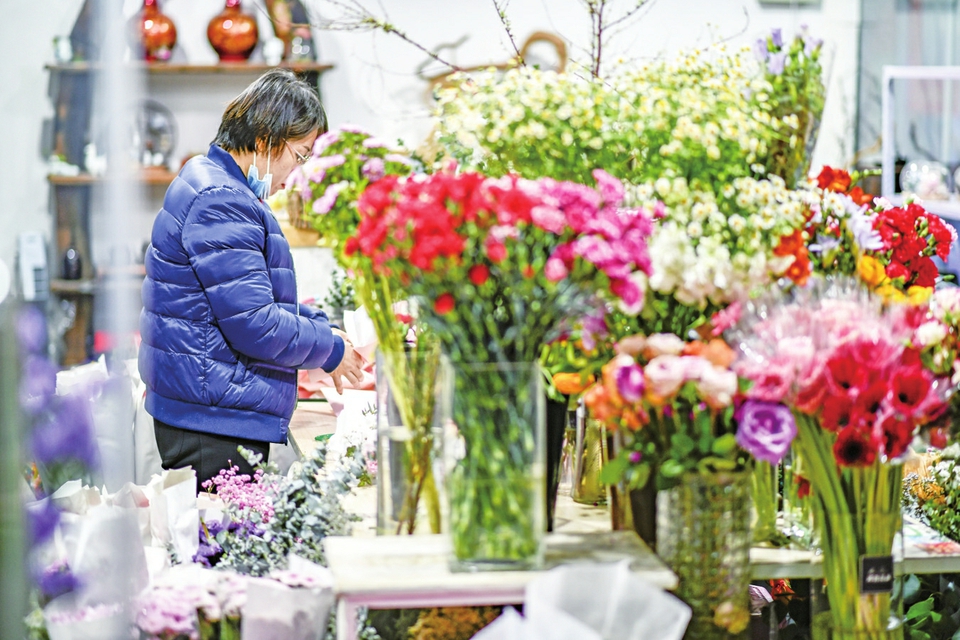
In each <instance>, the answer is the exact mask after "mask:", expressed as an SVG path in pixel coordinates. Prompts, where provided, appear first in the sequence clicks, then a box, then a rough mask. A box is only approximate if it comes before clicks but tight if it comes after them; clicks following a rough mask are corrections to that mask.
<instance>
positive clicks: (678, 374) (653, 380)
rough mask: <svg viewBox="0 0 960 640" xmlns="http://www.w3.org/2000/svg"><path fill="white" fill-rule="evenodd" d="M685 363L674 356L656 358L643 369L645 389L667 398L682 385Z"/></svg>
mask: <svg viewBox="0 0 960 640" xmlns="http://www.w3.org/2000/svg"><path fill="white" fill-rule="evenodd" d="M685 371H686V363H684V362H683V358H680V357H679V356H674V355H662V356H657V357H656V358H654V359H653V360H651V361H650V362H649V363H647V366H646V367H644V369H643V376H644V378H645V380H646V383H647V388H648V389H650V391H651V392H653V393H654V394H656V395H658V396H660V397H661V398H669V397H671V396H672V395H673V394H675V393H676V392H677V391H679V390H680V387H681V386H683V383H684V380H685V378H684V372H685Z"/></svg>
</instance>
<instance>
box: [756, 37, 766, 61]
mask: <svg viewBox="0 0 960 640" xmlns="http://www.w3.org/2000/svg"><path fill="white" fill-rule="evenodd" d="M753 55H755V56H756V57H757V60H758V61H759V62H766V61H767V56H769V55H770V52H769V51H768V50H767V39H766V38H758V39H757V41H756V42H754V43H753Z"/></svg>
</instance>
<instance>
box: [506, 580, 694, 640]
mask: <svg viewBox="0 0 960 640" xmlns="http://www.w3.org/2000/svg"><path fill="white" fill-rule="evenodd" d="M584 585H590V589H589V590H587V591H585V590H584V588H583V586H584ZM523 606H524V612H525V614H526V616H527V622H528V624H529V625H530V627H531V628H532V629H534V630H540V629H551V628H553V627H554V625H558V624H562V622H560V618H559V616H557V615H556V613H557V612H558V611H561V612H563V613H566V614H568V615H570V616H572V617H573V618H575V619H577V620H578V621H580V622H581V623H582V624H584V625H586V626H587V627H588V628H589V629H591V630H592V631H593V632H594V633H596V634H597V636H596V637H602V638H621V639H623V640H680V639H681V638H682V637H683V634H684V632H685V631H686V628H687V623H688V622H689V621H690V615H691V610H690V607H688V606H687V605H686V604H684V603H683V602H681V601H680V600H679V599H678V598H676V597H675V596H673V595H670V594H668V593H666V592H665V591H663V590H662V589H660V588H658V587H655V586H653V585H651V584H650V583H648V582H646V581H645V580H643V579H642V578H640V577H639V576H637V575H636V574H634V573H633V572H632V571H631V570H630V566H629V563H628V562H626V561H624V562H618V563H615V564H587V563H583V564H573V565H568V566H563V567H558V568H556V569H552V570H551V571H548V572H547V573H546V574H544V575H543V576H542V577H539V578H537V579H535V580H533V581H532V582H530V583H529V584H528V585H527V589H526V594H525V596H524V604H523ZM561 628H562V627H561ZM559 633H560V632H559V631H556V632H552V633H551V634H550V635H547V636H546V637H549V638H554V637H557V638H564V637H568V636H565V635H554V634H559ZM581 637H583V636H581Z"/></svg>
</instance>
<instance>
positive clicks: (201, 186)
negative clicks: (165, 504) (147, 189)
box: [139, 69, 363, 483]
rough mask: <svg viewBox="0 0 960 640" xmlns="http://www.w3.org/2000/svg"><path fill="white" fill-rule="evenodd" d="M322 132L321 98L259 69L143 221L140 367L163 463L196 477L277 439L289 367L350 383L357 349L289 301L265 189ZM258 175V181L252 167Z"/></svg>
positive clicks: (289, 391)
mask: <svg viewBox="0 0 960 640" xmlns="http://www.w3.org/2000/svg"><path fill="white" fill-rule="evenodd" d="M325 130H326V116H325V115H324V112H323V107H322V106H321V104H320V99H319V96H318V95H317V93H316V91H315V90H313V89H312V88H311V87H310V86H309V85H308V84H306V83H305V82H303V81H301V80H298V79H297V78H296V76H295V75H294V74H293V73H291V72H289V71H285V70H279V69H276V70H271V71H268V72H267V73H265V74H264V75H263V76H262V77H260V78H259V79H258V80H256V81H255V82H254V83H253V84H251V85H250V86H249V87H247V89H246V90H244V92H243V93H241V94H240V95H239V96H238V97H237V98H236V99H234V101H233V102H232V103H230V105H229V106H227V109H226V111H225V112H224V115H223V119H222V121H221V123H220V129H219V131H218V133H217V137H216V139H215V140H214V141H213V144H212V145H210V149H209V151H208V152H207V155H206V156H198V157H196V158H193V159H191V160H190V161H188V162H187V163H186V164H185V165H184V167H183V169H182V170H181V171H180V174H179V175H178V176H177V177H176V179H175V180H174V181H173V183H172V184H171V185H170V188H169V189H168V190H167V193H166V196H165V198H164V201H163V208H162V209H161V210H160V212H159V214H158V215H157V218H156V220H155V222H154V224H153V233H152V235H151V243H150V246H149V248H148V249H147V253H146V258H145V263H146V271H147V276H146V279H145V280H144V283H143V312H142V313H141V316H140V332H141V337H142V339H143V342H142V344H141V347H140V360H139V366H140V375H141V376H142V378H143V380H144V381H145V382H146V385H147V397H146V409H147V411H148V412H149V413H150V415H152V416H153V418H154V424H155V429H156V438H157V445H158V447H159V449H160V457H161V459H162V461H163V467H164V468H165V469H172V468H177V467H182V466H186V465H191V466H192V467H193V468H194V469H195V470H196V472H197V480H198V483H202V482H203V481H205V480H207V479H209V478H211V477H213V476H215V475H217V474H218V473H219V471H220V470H221V469H226V468H229V466H230V465H231V464H235V465H237V466H238V467H240V470H241V473H251V472H252V469H251V468H250V465H248V464H247V463H246V462H245V461H244V460H243V459H242V458H241V456H240V455H239V454H238V453H237V446H238V445H243V446H244V447H246V448H248V449H252V450H253V451H255V452H257V453H260V454H262V455H263V457H264V459H266V457H267V454H268V452H269V445H270V443H271V442H286V440H287V427H288V424H289V422H290V417H291V416H292V415H293V410H294V408H295V406H296V402H297V369H315V368H318V367H319V368H322V369H323V370H325V371H327V372H330V373H331V374H332V376H333V379H334V383H335V384H336V386H337V389H338V391H339V390H340V389H341V385H342V381H341V378H344V377H345V378H346V379H347V380H350V381H351V382H355V383H356V382H359V380H360V370H361V367H362V365H363V362H362V358H361V356H360V355H359V354H357V353H356V352H355V351H354V350H353V347H352V345H351V344H350V342H349V340H347V339H346V336H345V334H343V333H342V332H340V331H339V330H337V329H335V328H331V326H330V324H329V323H328V321H327V316H326V315H325V314H324V313H323V312H322V311H318V310H316V309H312V308H310V307H307V306H305V305H301V304H299V303H298V301H297V289H296V281H295V278H294V272H293V259H292V257H291V255H290V247H289V245H288V244H287V240H286V238H284V236H283V233H282V231H281V230H280V226H279V225H278V224H277V221H276V220H275V219H274V217H273V214H272V213H271V212H270V209H269V208H268V207H267V206H266V205H265V204H264V202H263V200H264V199H265V198H267V197H268V196H269V195H270V194H271V193H273V192H275V191H276V190H277V189H280V188H283V187H284V181H285V180H286V178H287V176H289V174H290V172H291V171H292V170H293V169H294V167H295V166H296V164H297V163H302V162H303V161H305V160H306V158H307V156H309V155H310V150H311V148H312V147H313V143H314V140H316V138H317V135H319V134H320V133H322V132H323V131H325ZM261 176H262V178H261Z"/></svg>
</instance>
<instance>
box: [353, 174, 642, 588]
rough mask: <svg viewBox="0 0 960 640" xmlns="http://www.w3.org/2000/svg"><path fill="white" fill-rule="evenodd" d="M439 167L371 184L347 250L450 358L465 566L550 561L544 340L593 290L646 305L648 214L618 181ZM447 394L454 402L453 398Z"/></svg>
mask: <svg viewBox="0 0 960 640" xmlns="http://www.w3.org/2000/svg"><path fill="white" fill-rule="evenodd" d="M595 176H596V179H597V182H598V189H592V188H590V187H586V186H583V185H578V184H573V183H566V182H557V181H554V180H550V179H542V180H538V181H530V180H523V179H519V178H517V177H515V176H507V177H504V178H500V179H490V178H485V177H484V176H482V175H480V174H476V173H462V174H458V175H454V174H452V173H448V172H441V173H437V174H434V175H431V176H425V177H424V176H417V177H413V178H408V179H400V178H396V177H387V178H384V179H383V180H380V181H378V182H376V183H374V184H371V185H370V186H369V187H368V188H367V190H366V191H365V192H364V194H363V196H362V197H361V199H360V202H359V211H360V216H361V220H360V224H359V226H358V228H357V233H356V235H355V236H354V237H353V238H351V239H350V240H349V241H348V242H347V245H346V252H347V254H348V255H354V254H360V255H363V256H365V258H366V259H368V260H370V262H371V264H372V268H373V270H374V273H375V275H376V276H377V277H378V278H379V279H381V280H384V281H387V282H389V283H390V285H391V286H396V287H399V288H402V290H403V291H405V293H406V294H407V295H409V296H410V297H411V299H413V300H415V301H416V302H417V304H418V306H419V313H420V319H421V320H422V321H423V322H424V323H425V324H426V325H427V326H428V327H429V328H430V329H431V330H432V331H433V332H434V334H435V335H436V336H437V338H438V339H439V341H440V343H441V344H442V346H443V350H444V352H445V354H446V356H447V358H448V362H449V368H448V369H447V373H449V376H448V377H447V379H448V381H449V383H450V389H451V394H450V395H449V396H446V398H447V399H448V400H449V407H448V408H449V410H450V412H451V420H450V422H449V423H448V428H449V431H450V432H449V433H448V434H447V435H446V437H445V457H446V458H447V468H446V473H447V477H446V480H447V481H446V486H447V491H448V495H449V505H450V513H449V521H450V535H451V538H452V543H453V553H454V559H453V563H452V566H453V567H454V568H455V569H466V570H477V569H518V568H529V567H536V566H539V565H540V564H541V562H542V558H543V546H542V536H543V515H544V491H543V485H544V479H543V473H544V459H543V442H542V440H543V417H542V413H543V398H544V394H543V386H542V383H543V373H542V371H541V369H540V366H539V363H538V357H539V355H540V350H541V347H542V345H543V344H544V343H545V342H546V341H547V340H548V339H549V337H550V336H551V332H553V331H554V330H555V328H556V327H557V325H558V323H559V322H560V320H561V319H562V318H564V317H567V316H569V315H573V314H574V313H575V312H581V311H582V307H583V306H584V304H585V301H586V300H588V299H589V295H590V293H591V292H592V291H593V290H594V289H602V290H606V291H611V292H613V293H614V295H616V296H617V297H618V298H619V299H620V300H621V301H623V302H624V304H627V305H632V306H634V307H638V306H639V305H640V304H641V303H642V290H641V289H640V287H639V286H638V284H637V283H636V281H635V278H634V274H635V273H637V272H643V271H645V270H646V269H647V266H648V259H647V254H646V238H647V236H648V234H649V231H650V226H651V220H650V217H649V215H648V214H647V213H646V212H643V211H637V210H624V209H620V208H619V205H620V202H621V199H622V196H623V189H622V186H621V185H620V183H619V181H617V180H616V179H614V178H611V177H610V176H609V175H607V174H606V173H604V172H602V171H599V170H598V171H597V172H595ZM446 401H447V400H445V402H446Z"/></svg>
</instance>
